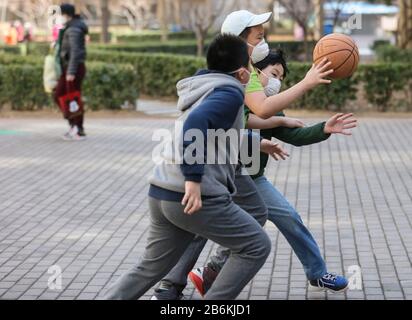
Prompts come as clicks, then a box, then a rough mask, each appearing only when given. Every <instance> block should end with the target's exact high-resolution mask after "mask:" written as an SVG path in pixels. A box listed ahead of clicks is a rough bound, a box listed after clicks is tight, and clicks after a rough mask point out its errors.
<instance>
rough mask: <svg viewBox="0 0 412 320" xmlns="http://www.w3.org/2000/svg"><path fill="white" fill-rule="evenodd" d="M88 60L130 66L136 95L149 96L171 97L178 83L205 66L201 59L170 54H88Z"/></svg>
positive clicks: (90, 52) (95, 52)
mask: <svg viewBox="0 0 412 320" xmlns="http://www.w3.org/2000/svg"><path fill="white" fill-rule="evenodd" d="M88 57H89V60H91V61H104V62H110V63H128V64H132V65H133V66H134V67H135V69H136V72H137V75H138V78H139V84H138V88H139V91H140V93H142V94H147V95H150V96H153V97H164V96H175V95H176V83H177V82H178V81H179V80H181V79H183V78H185V77H188V76H190V75H193V74H194V73H195V72H196V71H197V70H198V69H201V68H204V67H205V60H204V59H201V58H195V57H188V56H181V55H170V54H143V53H134V54H133V53H123V52H118V53H117V52H116V53H114V52H101V51H89V55H88Z"/></svg>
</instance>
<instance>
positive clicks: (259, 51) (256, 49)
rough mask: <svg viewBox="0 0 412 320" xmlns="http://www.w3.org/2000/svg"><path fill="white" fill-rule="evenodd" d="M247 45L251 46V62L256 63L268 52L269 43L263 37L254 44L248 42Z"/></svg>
mask: <svg viewBox="0 0 412 320" xmlns="http://www.w3.org/2000/svg"><path fill="white" fill-rule="evenodd" d="M248 46H250V47H253V51H252V55H251V56H250V57H251V59H252V62H253V63H258V62H260V61H262V60H263V59H265V58H266V57H267V56H268V54H269V45H268V44H267V43H266V41H265V39H262V41H260V42H259V43H258V44H257V45H256V46H252V45H251V44H250V43H248Z"/></svg>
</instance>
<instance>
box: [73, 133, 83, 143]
mask: <svg viewBox="0 0 412 320" xmlns="http://www.w3.org/2000/svg"><path fill="white" fill-rule="evenodd" d="M72 140H73V141H83V140H86V136H81V135H80V134H78V133H76V134H74V135H73V137H72Z"/></svg>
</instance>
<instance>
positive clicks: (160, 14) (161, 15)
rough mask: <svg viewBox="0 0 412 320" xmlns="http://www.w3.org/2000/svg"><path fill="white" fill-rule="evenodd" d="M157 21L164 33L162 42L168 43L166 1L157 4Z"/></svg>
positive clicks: (160, 0)
mask: <svg viewBox="0 0 412 320" xmlns="http://www.w3.org/2000/svg"><path fill="white" fill-rule="evenodd" d="M157 19H158V21H159V24H160V29H161V31H162V41H163V42H164V41H167V38H168V37H167V34H168V30H167V21H166V19H167V17H166V1H165V0H159V1H158V2H157Z"/></svg>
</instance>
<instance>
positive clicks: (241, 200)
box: [162, 170, 267, 289]
mask: <svg viewBox="0 0 412 320" xmlns="http://www.w3.org/2000/svg"><path fill="white" fill-rule="evenodd" d="M235 185H236V189H237V192H236V194H235V195H234V196H233V198H232V199H233V202H234V203H235V204H236V205H238V206H239V207H240V208H242V209H243V210H244V211H246V212H247V213H249V214H250V215H251V216H252V217H253V218H255V219H256V220H257V221H258V222H259V224H261V225H262V226H263V225H264V224H265V222H266V218H265V217H266V214H267V208H266V205H265V202H264V200H263V199H262V197H261V195H260V194H259V192H258V190H257V188H256V184H255V183H254V182H253V180H252V178H251V177H250V176H249V175H242V174H241V172H240V170H238V172H237V174H236V178H235ZM206 242H207V239H206V238H203V237H201V236H199V235H196V236H195V238H194V239H193V241H192V242H191V243H190V245H189V246H188V247H187V249H186V251H185V252H184V253H183V255H182V257H181V258H180V259H179V262H178V263H177V264H176V266H174V267H173V269H172V270H171V271H170V272H169V273H168V274H167V275H166V276H165V277H164V278H163V279H162V281H166V282H169V283H171V284H173V285H175V286H177V287H181V288H182V289H183V288H184V287H186V285H187V275H188V273H189V272H190V271H191V270H192V269H193V267H194V266H195V264H196V262H197V260H198V258H199V256H200V254H201V252H202V250H203V248H204V247H205V245H206ZM229 254H230V250H229V249H227V248H224V247H222V246H219V247H218V248H217V250H216V253H215V254H214V255H212V257H211V258H210V262H209V264H208V265H209V266H210V267H212V268H213V269H215V270H216V271H220V269H221V266H223V264H224V263H225V262H226V260H227V257H228V256H229Z"/></svg>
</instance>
